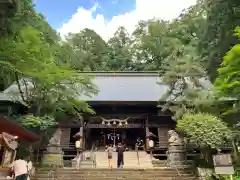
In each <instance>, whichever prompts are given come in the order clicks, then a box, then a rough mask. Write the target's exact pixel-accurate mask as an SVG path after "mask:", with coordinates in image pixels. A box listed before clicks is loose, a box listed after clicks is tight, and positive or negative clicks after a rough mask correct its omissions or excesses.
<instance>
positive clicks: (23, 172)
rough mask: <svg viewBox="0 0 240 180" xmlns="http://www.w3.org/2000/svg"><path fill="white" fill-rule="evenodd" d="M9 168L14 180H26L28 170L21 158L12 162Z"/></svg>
mask: <svg viewBox="0 0 240 180" xmlns="http://www.w3.org/2000/svg"><path fill="white" fill-rule="evenodd" d="M9 167H10V168H11V169H12V170H13V172H14V174H15V179H16V180H27V177H28V170H27V162H26V161H25V160H23V158H19V159H18V160H16V161H14V162H13V163H12V164H10V165H9Z"/></svg>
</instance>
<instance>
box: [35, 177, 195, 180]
mask: <svg viewBox="0 0 240 180" xmlns="http://www.w3.org/2000/svg"><path fill="white" fill-rule="evenodd" d="M137 179H138V180H198V178H196V177H159V176H158V177H152V178H148V177H142V178H137ZM36 180H49V178H36ZM64 180H79V178H78V177H77V178H76V177H75V178H74V177H68V178H65V179H64ZM81 180H99V177H96V176H95V177H81ZM101 180H136V178H135V177H132V178H131V177H130V178H129V177H102V178H101Z"/></svg>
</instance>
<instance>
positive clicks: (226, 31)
mask: <svg viewBox="0 0 240 180" xmlns="http://www.w3.org/2000/svg"><path fill="white" fill-rule="evenodd" d="M203 6H204V9H205V11H206V23H205V26H204V33H203V36H202V37H201V41H200V43H199V44H200V47H199V50H200V53H201V55H202V57H203V60H204V61H205V62H206V67H207V70H208V74H209V76H210V78H211V79H212V80H215V78H216V77H217V75H218V74H217V68H218V67H219V65H220V64H221V60H222V57H223V56H224V55H225V53H226V52H227V51H229V49H231V48H232V46H233V45H235V44H237V43H238V42H239V41H237V39H236V38H235V37H234V36H232V34H233V31H234V29H235V27H236V26H239V17H240V11H239V9H240V3H239V1H238V0H229V1H225V0H205V1H203Z"/></svg>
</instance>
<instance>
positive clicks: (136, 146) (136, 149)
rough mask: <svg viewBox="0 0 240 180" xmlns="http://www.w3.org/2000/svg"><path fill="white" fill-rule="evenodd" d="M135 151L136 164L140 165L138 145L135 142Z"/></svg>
mask: <svg viewBox="0 0 240 180" xmlns="http://www.w3.org/2000/svg"><path fill="white" fill-rule="evenodd" d="M135 151H136V152H137V160H138V166H140V160H139V153H138V145H137V143H136V144H135Z"/></svg>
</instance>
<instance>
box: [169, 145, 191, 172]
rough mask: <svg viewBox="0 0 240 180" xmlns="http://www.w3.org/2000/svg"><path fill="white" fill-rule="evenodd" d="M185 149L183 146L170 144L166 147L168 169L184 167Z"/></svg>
mask: <svg viewBox="0 0 240 180" xmlns="http://www.w3.org/2000/svg"><path fill="white" fill-rule="evenodd" d="M186 159H187V157H186V149H185V146H184V145H183V144H171V145H169V147H168V163H169V166H170V167H183V166H186Z"/></svg>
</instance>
